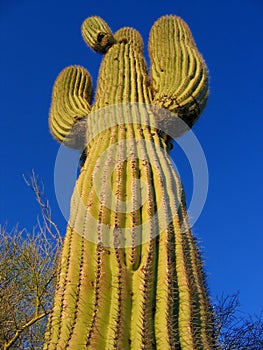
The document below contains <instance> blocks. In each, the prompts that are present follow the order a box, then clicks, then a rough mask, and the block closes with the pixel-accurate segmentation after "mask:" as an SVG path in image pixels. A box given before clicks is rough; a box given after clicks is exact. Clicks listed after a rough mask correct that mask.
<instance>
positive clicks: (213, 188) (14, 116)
mask: <svg viewBox="0 0 263 350" xmlns="http://www.w3.org/2000/svg"><path fill="white" fill-rule="evenodd" d="M165 14H176V15H179V16H181V17H182V18H183V19H184V20H185V21H186V22H187V23H188V24H189V26H190V28H191V30H192V32H193V35H194V38H195V41H196V43H197V46H198V48H199V50H200V51H201V53H202V54H203V56H204V58H205V60H206V62H207V65H208V67H209V72H210V91H211V92H210V98H209V102H208V105H207V108H206V110H205V112H204V113H203V115H202V117H201V118H200V120H199V121H198V123H197V124H196V125H195V127H194V132H195V134H196V136H197V137H198V139H199V142H200V143H201V145H202V147H203V150H204V152H205V155H206V159H207V163H208V169H209V193H208V198H207V201H206V204H205V207H204V210H203V212H202V215H201V216H200V217H199V219H198V221H197V223H196V224H195V227H194V233H195V235H197V236H198V237H199V238H200V239H201V240H202V244H201V245H202V247H204V254H203V256H204V260H205V264H206V270H207V274H208V285H209V288H210V291H211V294H212V296H213V297H215V295H220V294H221V293H222V292H225V293H226V294H231V293H234V292H236V291H237V290H239V291H240V300H241V303H242V308H243V310H244V312H246V313H251V314H254V313H258V312H259V311H260V310H261V309H262V308H263V303H262V295H263V282H262V281H263V278H262V277H263V276H262V271H263V257H262V256H263V255H262V247H263V230H262V223H261V219H262V217H263V215H262V195H263V193H262V192H263V191H262V178H263V176H262V175H263V174H262V143H263V141H262V131H263V127H262V119H263V109H262V101H263V68H262V67H263V65H262V57H263V30H262V23H263V3H262V0H222V1H208V0H199V1H196V0H181V1H171V0H169V1H168V0H159V1H156V0H152V1H144V0H133V1H130V2H123V1H114V0H112V1H105V0H100V1H84V0H75V1H69V0H63V1H62V0H58V1H55V0H46V1H35V0H0V35H1V51H0V70H1V76H0V84H1V85H0V96H1V98H0V100H1V137H0V144H1V145H0V150H1V151H0V152H1V173H0V176H1V179H0V186H1V187H0V191H1V195H0V223H2V224H3V223H5V222H8V227H9V228H12V226H13V225H15V224H16V223H19V225H20V227H21V228H22V227H27V228H28V229H31V227H33V226H34V225H35V224H36V215H37V213H38V207H37V205H36V204H35V202H34V197H33V194H32V193H31V191H30V190H29V189H28V188H27V186H26V185H25V184H24V182H23V180H22V174H23V173H24V174H26V175H29V174H30V172H31V169H32V168H34V169H35V172H36V173H37V174H38V175H39V176H40V177H41V178H42V179H43V180H44V182H45V188H46V194H47V196H48V197H49V200H50V203H51V206H52V209H53V218H54V220H55V221H57V223H58V224H59V226H60V228H61V230H62V231H64V230H65V225H66V222H65V220H64V218H63V216H62V214H61V213H60V210H59V207H58V205H57V202H56V197H55V194H54V185H53V172H54V164H55V159H56V154H57V151H58V144H57V143H56V142H55V141H54V140H53V139H52V137H51V135H50V134H49V129H48V122H47V121H48V112H49V106H50V100H51V92H52V85H53V82H54V80H55V78H56V76H57V74H58V73H59V72H60V71H61V70H62V69H63V68H64V67H66V66H68V65H71V64H79V65H83V66H85V67H86V68H87V69H88V70H89V72H90V73H91V75H92V77H93V82H94V85H95V83H96V79H97V71H98V68H99V64H100V60H101V56H100V55H98V54H95V53H94V52H92V51H91V50H90V49H89V48H88V47H87V46H86V44H85V43H84V41H83V39H82V37H81V34H80V26H81V24H82V21H83V20H84V19H85V18H86V17H88V16H91V15H99V16H101V17H103V18H104V19H105V20H106V21H107V22H108V23H109V25H110V26H111V28H112V30H113V31H116V30H117V29H119V28H120V27H122V26H133V27H135V28H136V29H137V30H139V31H140V33H141V34H142V36H143V39H144V42H145V46H146V48H147V41H148V33H149V30H150V28H151V26H152V24H153V22H154V21H155V20H156V19H157V18H158V17H160V16H162V15H165ZM173 159H174V162H175V163H176V166H177V167H178V169H179V171H180V173H181V176H182V180H183V182H184V184H185V188H186V196H187V198H188V200H189V198H191V190H192V184H191V179H192V177H191V173H190V170H189V166H187V164H185V161H184V159H183V157H180V156H178V158H177V153H176V152H174V153H173Z"/></svg>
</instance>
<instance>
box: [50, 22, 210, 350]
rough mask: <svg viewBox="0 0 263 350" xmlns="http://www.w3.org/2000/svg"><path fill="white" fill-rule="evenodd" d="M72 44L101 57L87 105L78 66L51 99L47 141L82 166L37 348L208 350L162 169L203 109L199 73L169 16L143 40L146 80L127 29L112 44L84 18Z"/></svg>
mask: <svg viewBox="0 0 263 350" xmlns="http://www.w3.org/2000/svg"><path fill="white" fill-rule="evenodd" d="M82 33H83V37H84V40H85V41H86V43H87V44H88V45H89V46H90V47H91V48H92V49H94V50H95V51H97V52H100V53H102V54H104V58H103V60H102V63H101V67H100V72H99V78H98V83H97V90H96V98H95V102H94V103H93V105H92V104H91V102H92V101H91V97H92V82H91V77H90V74H89V73H88V72H87V71H86V70H85V69H84V68H83V67H80V66H70V67H67V68H66V69H64V70H63V71H62V72H61V73H60V75H59V76H58V78H57V80H56V82H55V84H54V88H53V95H52V104H51V109H50V118H49V123H50V129H51V132H52V134H53V136H54V137H55V138H56V139H57V140H58V141H59V142H62V143H65V144H66V145H68V146H70V147H75V148H80V149H81V148H82V147H83V149H82V151H83V154H84V157H82V158H83V167H82V169H81V172H80V176H79V178H78V180H77V182H76V186H75V189H74V193H73V196H72V200H71V213H70V219H69V222H68V228H67V232H66V236H65V240H64V245H63V250H62V255H61V261H60V267H59V273H58V283H57V289H56V293H55V298H54V306H53V310H52V313H51V316H50V318H49V323H48V327H47V331H46V337H45V345H44V349H45V350H51V349H79V350H81V349H98V350H101V349H136V350H138V349H162V350H164V349H212V348H214V347H215V346H216V345H215V337H214V329H213V316H212V311H211V307H210V303H209V297H208V293H207V289H206V285H205V278H204V275H203V270H202V262H201V258H200V253H199V250H198V247H197V245H196V242H195V239H194V238H193V236H192V233H191V231H190V228H189V224H188V220H187V212H186V205H185V200H184V193H183V189H182V185H181V182H180V179H179V177H178V175H177V173H176V172H175V170H174V169H173V166H172V163H171V160H170V158H169V149H170V147H171V140H172V138H173V137H177V136H179V135H180V134H182V133H183V132H186V131H187V129H188V128H189V127H192V125H193V124H194V122H195V121H196V120H197V118H198V117H199V115H200V113H201V111H202V110H203V108H204V107H205V104H206V101H207V97H208V81H207V80H208V79H207V69H206V65H205V62H204V60H203V58H202V57H201V55H200V54H199V52H198V50H197V48H196V45H195V43H194V40H193V38H192V35H191V32H190V30H189V28H188V26H187V24H186V23H185V22H184V21H183V20H182V19H181V18H179V17H177V16H164V17H162V18H160V19H158V20H157V21H156V22H155V24H154V25H153V27H152V29H151V32H150V38H149V54H150V60H151V67H150V70H151V79H150V78H149V76H148V72H147V65H146V62H145V59H144V56H143V41H142V38H141V36H140V34H139V33H138V32H137V31H136V30H134V29H132V28H122V29H120V30H118V31H117V32H116V33H115V34H114V35H113V34H112V32H111V30H110V28H109V26H108V25H107V24H106V23H105V22H104V20H102V19H101V18H100V17H90V18H88V19H86V20H85V21H84V23H83V25H82Z"/></svg>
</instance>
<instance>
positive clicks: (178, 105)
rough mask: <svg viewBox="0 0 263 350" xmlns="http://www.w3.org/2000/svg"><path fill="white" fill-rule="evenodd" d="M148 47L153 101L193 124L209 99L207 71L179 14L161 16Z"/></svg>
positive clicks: (155, 24) (150, 37)
mask: <svg viewBox="0 0 263 350" xmlns="http://www.w3.org/2000/svg"><path fill="white" fill-rule="evenodd" d="M148 49H149V55H150V61H151V77H152V89H153V95H154V98H153V103H154V104H157V105H158V106H160V107H164V108H167V109H168V110H169V111H171V112H175V113H176V114H177V115H178V116H179V117H180V118H182V119H183V121H184V122H185V123H187V124H188V126H189V127H192V125H193V124H194V122H195V120H196V119H197V118H198V116H199V115H200V113H201V112H202V110H203V109H204V107H205V105H206V102H207V98H208V73H207V68H206V64H205V62H204V60H203V58H202V56H201V55H200V53H199V52H198V50H197V47H196V45H195V42H194V39H193V37H192V34H191V31H190V29H189V27H188V25H187V24H186V23H185V22H184V21H183V20H182V19H181V18H180V17H177V16H164V17H161V18H160V19H158V20H157V21H156V22H155V23H154V25H153V26H152V29H151V32H150V36H149V46H148Z"/></svg>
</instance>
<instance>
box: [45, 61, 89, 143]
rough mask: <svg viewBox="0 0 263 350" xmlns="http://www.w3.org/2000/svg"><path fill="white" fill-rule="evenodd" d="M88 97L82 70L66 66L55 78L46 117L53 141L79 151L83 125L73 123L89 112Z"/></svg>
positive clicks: (87, 79) (86, 79)
mask: <svg viewBox="0 0 263 350" xmlns="http://www.w3.org/2000/svg"><path fill="white" fill-rule="evenodd" d="M91 96H92V80H91V76H90V74H89V72H88V71H87V70H86V69H85V68H83V67H80V66H70V67H67V68H65V69H64V70H63V71H62V72H61V73H60V74H59V75H58V77H57V79H56V81H55V83H54V87H53V93H52V103H51V107H50V114H49V127H50V131H51V133H52V135H53V136H54V137H55V139H57V140H58V141H59V142H61V143H62V142H63V143H65V144H66V145H67V146H70V147H72V148H81V146H82V144H81V138H82V137H84V135H85V130H82V129H84V123H80V124H78V123H77V122H78V121H79V120H81V119H83V118H84V117H85V116H87V115H88V114H89V113H90V111H91V106H90V102H91ZM82 124H83V126H82ZM73 127H74V128H75V131H74V129H73ZM74 135H75V136H76V137H74ZM81 135H82V136H81Z"/></svg>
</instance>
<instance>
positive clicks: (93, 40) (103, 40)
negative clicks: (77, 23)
mask: <svg viewBox="0 0 263 350" xmlns="http://www.w3.org/2000/svg"><path fill="white" fill-rule="evenodd" d="M81 32H82V36H83V39H84V41H85V42H86V44H87V45H88V46H89V47H91V48H92V49H93V50H94V51H96V52H99V53H103V54H104V53H106V52H107V51H108V49H109V48H110V47H111V46H112V45H113V44H114V43H115V39H114V36H113V34H112V32H111V29H110V27H109V26H108V24H107V23H106V22H105V21H104V20H103V19H102V18H101V17H98V16H92V17H88V18H87V19H86V20H85V21H84V22H83V24H82V27H81Z"/></svg>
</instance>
